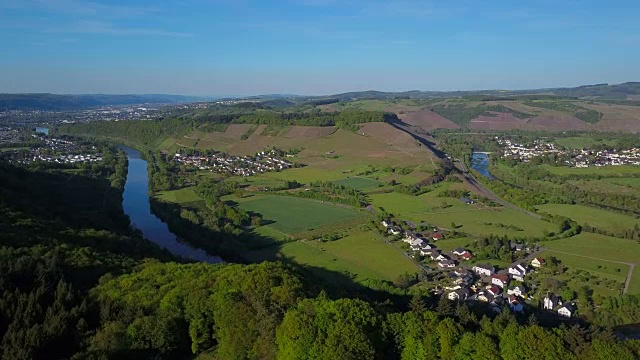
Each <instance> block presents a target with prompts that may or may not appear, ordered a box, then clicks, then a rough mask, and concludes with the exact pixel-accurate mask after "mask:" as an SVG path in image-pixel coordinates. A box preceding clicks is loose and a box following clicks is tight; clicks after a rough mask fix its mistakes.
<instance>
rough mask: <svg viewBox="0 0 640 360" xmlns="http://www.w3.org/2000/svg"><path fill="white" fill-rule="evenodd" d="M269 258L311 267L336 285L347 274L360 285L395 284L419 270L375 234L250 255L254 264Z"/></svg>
mask: <svg viewBox="0 0 640 360" xmlns="http://www.w3.org/2000/svg"><path fill="white" fill-rule="evenodd" d="M265 256H269V257H273V258H272V259H271V260H273V259H277V258H280V259H282V258H286V259H287V260H291V261H293V262H296V263H298V264H302V265H307V266H309V267H310V270H311V271H312V272H314V273H315V274H316V275H317V276H319V277H323V278H325V279H327V280H329V281H332V282H334V283H335V282H339V281H340V280H341V277H342V276H345V275H346V276H347V277H349V278H351V277H352V278H354V280H356V281H358V282H362V281H364V280H366V279H379V280H388V281H394V280H396V279H397V278H398V276H400V275H402V274H404V273H410V274H413V273H416V272H418V270H419V268H418V267H417V265H415V264H414V263H413V262H412V261H411V260H410V259H409V258H408V257H407V256H405V255H404V254H403V253H402V252H401V251H400V250H399V249H398V248H396V247H395V246H393V245H391V244H388V243H385V242H384V241H383V240H382V239H380V236H379V235H378V234H376V233H374V232H372V231H364V232H357V233H352V234H350V235H348V236H346V237H344V238H342V239H339V240H335V241H330V242H321V241H296V242H289V243H286V244H283V245H282V246H279V247H278V249H277V252H276V253H275V254H274V250H273V249H264V250H262V251H256V252H252V253H250V254H249V258H250V259H251V260H253V261H264V260H270V259H269V258H265ZM336 273H338V274H340V275H338V274H336Z"/></svg>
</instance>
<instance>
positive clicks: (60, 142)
mask: <svg viewBox="0 0 640 360" xmlns="http://www.w3.org/2000/svg"><path fill="white" fill-rule="evenodd" d="M31 136H32V137H33V138H34V139H37V140H39V141H40V142H41V145H40V146H38V147H32V148H25V149H15V150H11V151H6V152H4V153H3V154H2V155H3V157H5V158H7V159H8V160H9V162H12V163H18V164H30V163H33V162H48V163H56V164H82V163H95V162H100V161H102V155H101V154H100V153H99V152H98V151H97V148H96V147H95V146H93V145H91V146H80V145H78V144H76V143H75V142H73V141H70V140H65V139H59V138H49V137H46V136H43V135H40V134H34V135H31Z"/></svg>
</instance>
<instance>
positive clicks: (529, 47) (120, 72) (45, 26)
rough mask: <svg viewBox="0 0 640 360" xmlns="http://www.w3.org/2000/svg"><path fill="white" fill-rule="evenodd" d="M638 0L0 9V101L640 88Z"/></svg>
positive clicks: (37, 2)
mask: <svg viewBox="0 0 640 360" xmlns="http://www.w3.org/2000/svg"><path fill="white" fill-rule="evenodd" d="M639 13H640V2H638V1H632V0H615V1H610V2H606V3H603V2H601V1H594V0H584V1H575V0H571V1H563V2H562V4H559V3H558V2H557V1H552V0H540V1H531V2H528V3H527V4H514V3H513V2H512V1H507V0H497V1H491V2H478V1H473V0H453V1H447V2H444V1H435V0H433V1H417V0H415V1H414V0H405V1H393V0H345V1H338V0H283V1H275V0H263V1H258V0H237V1H235V0H185V1H179V2H174V1H162V0H161V1H150V0H129V1H125V0H114V1H106V0H93V1H83V0H0V30H1V31H0V43H2V44H3V49H4V50H5V51H3V56H1V57H0V79H2V81H0V92H5V93H17V92H52V93H173V94H189V95H255V94H265V93H287V94H302V95H304V94H309V95H318V94H332V93H339V92H346V91H355V90H368V89H375V90H381V91H404V90H413V89H419V90H479V89H527V88H546V87H558V86H577V85H583V84H593V83H604V82H606V83H622V82H625V81H633V80H636V81H637V80H639V79H640V67H638V66H637V64H638V63H640V22H639V21H638V15H637V14H639Z"/></svg>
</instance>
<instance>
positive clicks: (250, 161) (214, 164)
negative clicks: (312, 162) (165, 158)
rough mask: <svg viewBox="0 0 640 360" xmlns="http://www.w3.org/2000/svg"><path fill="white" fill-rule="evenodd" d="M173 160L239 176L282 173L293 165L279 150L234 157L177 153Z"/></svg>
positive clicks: (201, 168) (220, 154) (221, 154)
mask: <svg viewBox="0 0 640 360" xmlns="http://www.w3.org/2000/svg"><path fill="white" fill-rule="evenodd" d="M173 160H174V161H175V162H177V163H179V164H185V165H188V166H193V167H196V168H198V169H200V170H210V171H213V172H217V173H228V174H233V175H237V176H252V175H256V174H260V173H265V172H270V171H281V170H284V169H288V168H290V167H292V166H293V163H291V162H289V161H287V160H284V159H282V158H281V154H279V152H278V151H277V150H269V151H261V152H259V153H257V154H255V155H253V156H232V155H228V154H224V153H218V154H214V155H208V156H207V155H186V154H182V153H176V154H175V156H174V158H173Z"/></svg>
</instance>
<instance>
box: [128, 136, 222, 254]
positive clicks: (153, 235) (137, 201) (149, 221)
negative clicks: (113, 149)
mask: <svg viewBox="0 0 640 360" xmlns="http://www.w3.org/2000/svg"><path fill="white" fill-rule="evenodd" d="M119 148H120V149H122V150H123V151H124V152H125V153H126V154H127V159H129V168H128V173H127V182H126V183H125V185H124V194H123V201H122V207H123V208H124V212H125V214H127V215H129V218H130V219H131V225H132V226H133V227H135V228H137V229H139V230H140V231H142V235H144V237H145V238H146V239H147V240H149V241H151V242H153V243H155V244H157V245H159V246H160V247H163V248H165V249H167V250H169V251H170V252H171V253H172V254H174V255H176V256H181V257H184V258H187V259H191V260H196V261H202V262H208V263H220V262H223V260H222V259H221V258H220V257H218V256H211V255H209V254H207V253H206V252H205V251H204V250H202V249H197V248H194V247H191V246H189V245H187V244H184V243H182V242H180V241H179V240H178V237H177V236H176V235H175V234H173V233H172V232H171V231H169V227H168V226H167V224H165V223H164V222H162V220H160V219H159V218H158V217H157V216H155V215H154V214H153V213H151V204H150V203H149V174H148V172H147V162H146V160H144V159H142V158H141V157H140V152H139V151H138V150H136V149H133V148H130V147H127V146H122V145H121V146H119Z"/></svg>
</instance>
